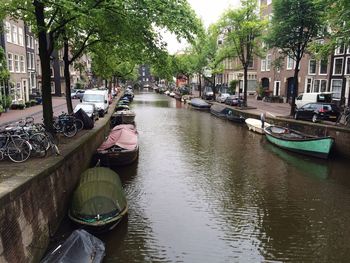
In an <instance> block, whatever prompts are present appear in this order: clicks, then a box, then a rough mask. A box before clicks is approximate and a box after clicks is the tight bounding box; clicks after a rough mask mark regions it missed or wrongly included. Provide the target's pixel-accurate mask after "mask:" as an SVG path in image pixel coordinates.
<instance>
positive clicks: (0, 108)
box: [0, 104, 4, 113]
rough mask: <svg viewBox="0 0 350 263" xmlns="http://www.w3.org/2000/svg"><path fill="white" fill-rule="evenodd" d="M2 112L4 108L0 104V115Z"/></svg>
mask: <svg viewBox="0 0 350 263" xmlns="http://www.w3.org/2000/svg"><path fill="white" fill-rule="evenodd" d="M2 112H4V107H3V106H2V105H1V104H0V113H2Z"/></svg>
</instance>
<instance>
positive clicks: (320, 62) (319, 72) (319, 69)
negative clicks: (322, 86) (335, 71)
mask: <svg viewBox="0 0 350 263" xmlns="http://www.w3.org/2000/svg"><path fill="white" fill-rule="evenodd" d="M322 61H326V65H327V70H326V73H322V72H321V66H322ZM318 63H319V67H318V75H327V73H328V59H327V60H326V59H323V60H322V59H321V60H319V62H318Z"/></svg>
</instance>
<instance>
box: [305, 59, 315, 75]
mask: <svg viewBox="0 0 350 263" xmlns="http://www.w3.org/2000/svg"><path fill="white" fill-rule="evenodd" d="M311 61H314V62H315V72H311ZM307 71H308V74H309V75H316V72H317V60H316V59H313V58H311V59H309V65H308V70H307Z"/></svg>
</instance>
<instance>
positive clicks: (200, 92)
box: [199, 74, 202, 98]
mask: <svg viewBox="0 0 350 263" xmlns="http://www.w3.org/2000/svg"><path fill="white" fill-rule="evenodd" d="M199 97H200V98H201V97H202V74H199Z"/></svg>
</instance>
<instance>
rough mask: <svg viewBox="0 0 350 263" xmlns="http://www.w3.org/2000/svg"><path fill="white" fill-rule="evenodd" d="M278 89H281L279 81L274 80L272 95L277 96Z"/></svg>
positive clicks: (278, 93)
mask: <svg viewBox="0 0 350 263" xmlns="http://www.w3.org/2000/svg"><path fill="white" fill-rule="evenodd" d="M280 89H281V81H275V85H274V87H273V95H274V96H279V95H280Z"/></svg>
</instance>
